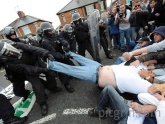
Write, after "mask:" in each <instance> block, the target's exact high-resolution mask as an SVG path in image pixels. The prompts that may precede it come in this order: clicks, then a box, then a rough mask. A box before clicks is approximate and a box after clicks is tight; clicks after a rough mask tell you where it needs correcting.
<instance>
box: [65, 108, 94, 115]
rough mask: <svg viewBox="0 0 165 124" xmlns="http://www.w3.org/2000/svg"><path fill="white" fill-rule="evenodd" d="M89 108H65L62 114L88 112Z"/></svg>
mask: <svg viewBox="0 0 165 124" xmlns="http://www.w3.org/2000/svg"><path fill="white" fill-rule="evenodd" d="M90 109H91V108H80V109H65V110H64V111H63V113H62V114H63V115H73V114H88V111H89V110H90Z"/></svg>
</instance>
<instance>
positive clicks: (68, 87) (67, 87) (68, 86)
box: [64, 84, 75, 93]
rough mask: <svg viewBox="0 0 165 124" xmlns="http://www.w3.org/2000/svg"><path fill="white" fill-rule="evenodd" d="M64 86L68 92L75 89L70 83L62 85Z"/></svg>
mask: <svg viewBox="0 0 165 124" xmlns="http://www.w3.org/2000/svg"><path fill="white" fill-rule="evenodd" d="M64 87H65V89H66V90H67V91H68V92H69V93H73V92H74V91H75V90H74V89H73V87H71V85H70V84H67V85H64Z"/></svg>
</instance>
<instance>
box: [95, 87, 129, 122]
mask: <svg viewBox="0 0 165 124" xmlns="http://www.w3.org/2000/svg"><path fill="white" fill-rule="evenodd" d="M107 107H109V108H110V113H108V114H109V116H110V117H113V118H114V121H115V124H127V119H128V114H129V108H128V106H127V105H126V104H125V103H124V100H123V99H122V97H121V96H120V95H119V93H118V92H117V91H116V90H115V89H114V87H113V86H111V85H108V86H106V87H105V88H104V89H103V90H102V92H101V94H100V97H99V99H98V101H97V108H96V109H97V110H98V111H105V110H106V108H107Z"/></svg>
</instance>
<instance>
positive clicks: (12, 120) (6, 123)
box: [3, 116, 27, 124]
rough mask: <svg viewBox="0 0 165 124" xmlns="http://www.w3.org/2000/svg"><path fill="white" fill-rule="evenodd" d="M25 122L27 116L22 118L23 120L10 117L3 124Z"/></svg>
mask: <svg viewBox="0 0 165 124" xmlns="http://www.w3.org/2000/svg"><path fill="white" fill-rule="evenodd" d="M26 120H27V116H25V117H23V118H19V117H15V116H14V117H12V118H10V119H9V120H7V121H4V122H3V123H4V124H23V123H24V122H25V121H26Z"/></svg>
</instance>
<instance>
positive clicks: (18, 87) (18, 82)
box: [11, 71, 56, 104]
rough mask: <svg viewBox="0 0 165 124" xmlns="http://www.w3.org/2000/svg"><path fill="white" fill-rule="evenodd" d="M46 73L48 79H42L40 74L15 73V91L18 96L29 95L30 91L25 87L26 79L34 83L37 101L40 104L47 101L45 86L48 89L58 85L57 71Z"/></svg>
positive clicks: (13, 81)
mask: <svg viewBox="0 0 165 124" xmlns="http://www.w3.org/2000/svg"><path fill="white" fill-rule="evenodd" d="M45 75H46V81H41V79H40V78H39V75H20V74H18V75H14V76H13V80H12V81H11V82H12V83H13V92H14V94H15V95H16V96H19V97H25V98H26V97H27V96H28V95H29V91H28V90H26V89H25V83H24V82H25V80H27V81H29V82H30V83H31V84H32V88H33V91H34V93H35V95H36V101H37V103H38V104H41V103H43V102H46V96H45V88H47V89H48V90H51V89H53V88H54V87H56V81H55V73H54V72H53V71H49V72H48V73H46V74H45Z"/></svg>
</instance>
